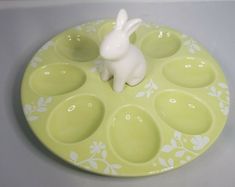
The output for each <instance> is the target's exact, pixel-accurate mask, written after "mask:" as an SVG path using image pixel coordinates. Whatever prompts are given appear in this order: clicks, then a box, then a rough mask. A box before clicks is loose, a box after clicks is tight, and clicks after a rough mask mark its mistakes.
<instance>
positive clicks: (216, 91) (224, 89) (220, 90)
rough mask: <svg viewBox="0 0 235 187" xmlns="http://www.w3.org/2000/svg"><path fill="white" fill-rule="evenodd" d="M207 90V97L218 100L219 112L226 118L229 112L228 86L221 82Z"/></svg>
mask: <svg viewBox="0 0 235 187" xmlns="http://www.w3.org/2000/svg"><path fill="white" fill-rule="evenodd" d="M208 89H209V92H208V95H209V96H212V97H215V98H216V99H217V100H218V104H219V107H220V111H221V112H222V113H223V114H224V115H225V116H227V115H228V112H229V92H228V86H227V85H226V84H225V83H223V82H219V83H218V84H217V85H214V86H211V87H209V88H208Z"/></svg>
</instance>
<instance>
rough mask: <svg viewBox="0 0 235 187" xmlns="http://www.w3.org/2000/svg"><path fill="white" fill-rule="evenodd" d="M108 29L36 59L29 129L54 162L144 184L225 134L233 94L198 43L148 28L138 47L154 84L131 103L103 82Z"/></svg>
mask: <svg viewBox="0 0 235 187" xmlns="http://www.w3.org/2000/svg"><path fill="white" fill-rule="evenodd" d="M114 24H115V23H114V22H113V21H112V20H101V21H96V22H91V23H86V24H84V25H81V26H78V27H74V28H72V29H69V30H66V31H65V32H63V33H61V34H59V35H57V36H55V37H54V38H53V39H52V40H50V41H49V42H47V43H46V44H45V45H44V46H43V47H42V48H41V49H40V50H39V51H38V52H37V53H36V54H35V55H34V57H33V58H32V60H31V61H30V63H29V65H28V67H27V69H26V71H25V73H24V78H23V82H22V87H21V94H22V95H21V97H22V105H23V109H24V114H25V116H26V119H27V121H28V123H29V125H30V127H31V129H32V130H33V132H34V133H35V135H36V136H37V137H38V139H39V140H40V141H41V142H42V143H43V144H44V145H45V146H46V147H47V148H48V149H50V150H51V151H52V152H53V153H54V154H56V155H57V156H59V157H60V158H62V159H63V160H65V161H67V162H68V163H70V164H73V165H74V166H77V167H79V168H82V169H85V170H88V171H91V172H95V173H98V174H104V175H113V176H144V175H152V174H157V173H162V172H164V171H167V170H171V169H174V168H178V167H180V166H182V165H184V164H185V163H188V162H190V161H191V160H193V159H195V158H196V157H198V156H199V155H201V154H202V153H203V152H204V151H206V150H207V149H208V148H209V147H210V146H211V145H212V144H213V143H214V141H215V140H216V138H217V137H218V135H219V134H220V133H221V131H222V129H223V127H224V125H225V122H226V119H227V115H228V110H229V92H228V87H227V83H226V80H225V77H224V75H223V72H222V71H221V69H220V67H219V65H218V63H217V62H216V61H215V60H214V59H213V57H212V56H211V55H210V54H209V53H208V52H207V51H206V50H205V49H204V48H203V47H202V46H201V45H200V44H199V43H198V42H196V41H195V40H193V39H192V38H190V37H188V36H186V35H184V34H181V33H179V32H177V31H175V30H173V29H170V28H167V27H162V26H156V25H153V24H148V23H144V24H143V25H142V26H141V27H140V28H139V29H138V30H137V31H136V32H135V33H134V34H133V35H132V36H131V38H130V41H131V42H132V43H133V44H134V45H136V46H137V47H139V48H140V49H141V50H142V51H143V53H144V55H145V58H146V61H147V66H148V70H147V74H146V77H145V79H144V81H143V82H141V83H140V84H139V85H137V86H135V87H129V86H127V85H126V87H125V90H124V91H123V92H122V93H115V92H114V91H113V90H112V80H110V81H109V82H103V81H102V80H101V79H100V77H99V74H98V69H99V64H100V57H99V44H100V42H101V41H102V38H103V37H104V36H105V35H106V34H107V33H108V32H110V31H111V29H112V27H113V26H114Z"/></svg>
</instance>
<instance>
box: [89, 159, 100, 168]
mask: <svg viewBox="0 0 235 187" xmlns="http://www.w3.org/2000/svg"><path fill="white" fill-rule="evenodd" d="M89 164H90V166H91V167H92V168H94V169H97V168H98V166H97V163H96V162H95V161H94V160H89Z"/></svg>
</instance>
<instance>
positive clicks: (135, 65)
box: [100, 9, 146, 92]
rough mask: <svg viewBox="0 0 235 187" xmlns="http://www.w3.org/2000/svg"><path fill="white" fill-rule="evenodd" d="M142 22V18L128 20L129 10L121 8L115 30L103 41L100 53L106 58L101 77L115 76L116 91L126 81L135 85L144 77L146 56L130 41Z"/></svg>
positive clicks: (107, 78) (114, 87) (120, 88)
mask: <svg viewBox="0 0 235 187" xmlns="http://www.w3.org/2000/svg"><path fill="white" fill-rule="evenodd" d="M141 22H142V20H141V19H131V20H128V15H127V12H126V11H125V10H124V9H121V10H120V11H119V13H118V15H117V19H116V26H115V28H114V30H113V31H111V32H110V33H109V34H108V35H107V36H106V37H105V38H104V40H103V41H102V43H101V46H100V55H101V57H102V58H104V59H105V61H104V63H103V67H102V68H101V79H102V80H104V81H107V80H109V79H110V78H111V77H113V78H114V80H113V89H114V91H116V92H121V91H122V90H123V87H124V85H125V83H127V84H129V85H130V86H134V85H136V84H138V83H140V82H141V81H142V80H143V79H144V76H145V72H146V62H145V59H144V56H143V54H142V52H141V51H140V50H139V49H138V48H137V47H135V46H134V45H132V44H130V42H129V37H130V35H131V34H132V33H133V32H134V31H135V30H136V29H137V28H138V27H139V26H140V24H141Z"/></svg>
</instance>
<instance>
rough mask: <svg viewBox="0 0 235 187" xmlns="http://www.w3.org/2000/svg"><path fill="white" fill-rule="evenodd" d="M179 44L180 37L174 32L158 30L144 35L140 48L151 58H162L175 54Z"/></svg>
mask: <svg viewBox="0 0 235 187" xmlns="http://www.w3.org/2000/svg"><path fill="white" fill-rule="evenodd" d="M180 46H181V42H180V39H179V38H178V37H177V36H176V35H175V34H173V33H171V32H169V31H167V32H166V31H161V30H159V31H156V32H153V33H150V34H149V35H148V36H146V37H145V39H144V40H143V43H142V46H141V48H142V51H143V52H144V54H145V55H147V56H149V57H151V58H164V57H169V56H172V55H173V54H175V53H176V52H177V51H178V50H179V48H180Z"/></svg>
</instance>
